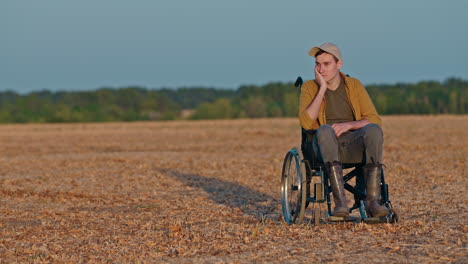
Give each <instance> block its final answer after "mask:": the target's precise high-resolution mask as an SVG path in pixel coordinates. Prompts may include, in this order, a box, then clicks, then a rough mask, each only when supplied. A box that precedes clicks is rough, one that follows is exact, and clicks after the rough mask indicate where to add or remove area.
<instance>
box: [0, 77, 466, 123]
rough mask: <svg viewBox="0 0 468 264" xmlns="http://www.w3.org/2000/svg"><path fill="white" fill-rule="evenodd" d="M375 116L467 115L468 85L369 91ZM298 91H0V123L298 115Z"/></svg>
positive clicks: (272, 87) (272, 86)
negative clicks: (377, 113)
mask: <svg viewBox="0 0 468 264" xmlns="http://www.w3.org/2000/svg"><path fill="white" fill-rule="evenodd" d="M366 89H367V91H368V92H369V95H370V96H371V98H372V99H373V101H374V104H375V106H376V108H377V111H378V112H379V113H380V114H383V115H389V114H447V113H450V114H466V113H467V111H468V81H466V80H462V79H459V78H449V79H447V80H445V81H443V82H439V81H422V82H418V83H397V84H392V85H388V84H384V85H382V84H380V85H378V84H373V85H367V86H366ZM298 103H299V91H298V89H297V88H295V87H294V86H293V84H292V83H280V82H276V83H268V84H265V85H261V86H257V85H245V86H241V87H239V88H238V89H236V90H228V89H216V88H205V87H192V88H179V89H147V88H144V87H124V88H100V89H97V90H95V91H68V92H66V91H57V92H51V91H47V90H43V91H36V92H30V93H28V94H24V95H21V94H18V93H16V92H13V91H4V92H0V123H30V122H34V123H45V122H47V123H50V122H54V123H57V122H107V121H142V120H176V119H220V118H227V119H229V118H260V117H295V116H297V110H298Z"/></svg>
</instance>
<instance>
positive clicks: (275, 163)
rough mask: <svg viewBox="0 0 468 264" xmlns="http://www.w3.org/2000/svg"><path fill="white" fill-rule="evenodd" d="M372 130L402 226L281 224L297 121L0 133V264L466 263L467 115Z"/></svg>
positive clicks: (389, 121) (32, 128) (389, 119)
mask: <svg viewBox="0 0 468 264" xmlns="http://www.w3.org/2000/svg"><path fill="white" fill-rule="evenodd" d="M383 120H384V131H385V148H384V163H385V164H386V166H387V168H386V170H385V174H386V179H387V182H388V183H389V185H390V199H391V200H392V202H393V205H394V207H396V208H397V209H398V210H399V212H400V219H401V220H400V222H399V223H397V224H375V225H368V224H363V223H358V224H356V223H340V224H335V225H320V226H314V225H312V224H310V223H306V224H303V225H291V226H290V225H286V224H285V223H284V222H283V220H282V217H281V205H280V189H279V186H280V184H279V183H280V172H281V166H282V162H283V157H284V155H285V153H286V151H287V150H289V149H290V148H291V147H293V146H297V145H298V144H299V141H300V135H299V134H300V133H299V127H298V123H297V121H296V119H255V120H233V121H231V120H222V121H197V122H190V121H175V122H140V123H103V124H47V125H2V126H0V141H1V144H2V155H1V156H0V164H1V166H0V263H12V262H20V263H24V262H26V263H50V262H55V263H95V262H98V263H102V262H111V263H128V262H132V263H133V262H136V263H140V262H143V263H145V262H147V263H256V262H258V263H316V262H318V263H323V262H328V263H342V262H348V263H383V262H386V263H432V262H434V263H467V262H468V251H467V231H468V223H467V222H468V221H467V217H468V214H467V212H468V210H467V209H468V208H467V205H468V199H467V194H466V190H467V173H466V172H467V168H466V167H467V165H466V164H467V162H466V160H467V156H468V155H467V154H468V140H467V138H468V116H466V115H465V116H385V117H383ZM322 209H324V207H323V208H322Z"/></svg>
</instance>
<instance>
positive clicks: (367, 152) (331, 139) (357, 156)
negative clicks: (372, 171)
mask: <svg viewBox="0 0 468 264" xmlns="http://www.w3.org/2000/svg"><path fill="white" fill-rule="evenodd" d="M311 143H312V148H313V152H314V155H315V157H316V158H318V159H319V161H321V162H323V163H327V162H332V161H340V162H341V163H364V164H381V163H382V147H383V132H382V129H381V128H380V126H379V125H377V124H368V125H366V126H364V127H362V128H360V129H358V130H354V131H347V132H345V133H343V134H341V135H340V137H338V138H337V137H336V135H335V131H334V130H333V128H332V127H331V126H330V125H322V126H320V127H319V128H318V129H317V131H316V132H315V134H314V136H313V140H312V142H311ZM308 147H310V146H308Z"/></svg>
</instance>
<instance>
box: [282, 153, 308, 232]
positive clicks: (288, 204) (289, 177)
mask: <svg viewBox="0 0 468 264" xmlns="http://www.w3.org/2000/svg"><path fill="white" fill-rule="evenodd" d="M303 159H304V158H303V157H302V153H301V152H300V151H298V149H297V148H295V147H294V148H292V149H291V150H290V151H288V153H287V154H286V157H285V158H284V162H283V171H282V173H281V205H282V209H283V219H284V221H285V222H286V223H288V224H301V223H302V220H303V219H304V214H305V206H306V201H307V197H306V196H307V195H306V191H307V188H306V184H307V180H306V174H305V164H304V162H303Z"/></svg>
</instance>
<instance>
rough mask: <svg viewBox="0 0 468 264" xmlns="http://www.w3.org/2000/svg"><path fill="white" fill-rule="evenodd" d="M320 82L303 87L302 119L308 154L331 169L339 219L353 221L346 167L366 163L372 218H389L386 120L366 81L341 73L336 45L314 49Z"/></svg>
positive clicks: (317, 75)
mask: <svg viewBox="0 0 468 264" xmlns="http://www.w3.org/2000/svg"><path fill="white" fill-rule="evenodd" d="M309 55H310V56H313V57H315V80H311V81H307V82H305V83H304V84H303V85H302V88H301V97H300V105H299V120H300V123H301V126H302V128H303V129H305V130H307V132H310V133H308V134H307V138H306V140H305V145H306V146H305V148H306V150H308V151H307V152H310V153H312V155H313V156H314V159H316V160H318V162H321V163H323V164H324V165H325V168H326V170H327V173H328V176H329V181H330V185H331V191H332V193H333V197H334V201H335V207H334V209H333V215H335V216H339V217H347V216H349V209H348V207H347V201H346V196H345V191H344V182H343V168H342V164H344V163H362V164H364V167H363V170H364V173H363V175H364V181H365V188H366V210H367V214H368V215H369V216H371V217H383V216H386V215H387V214H388V209H387V207H385V206H383V205H381V203H380V201H381V191H380V190H381V187H380V184H381V181H380V175H381V170H382V145H383V132H382V129H381V125H382V121H381V119H380V117H379V115H378V113H377V111H376V110H375V107H374V105H373V103H372V100H371V99H370V97H369V95H368V93H367V91H366V90H365V88H364V86H363V85H362V84H361V82H360V81H359V80H357V79H355V78H351V77H349V76H347V75H345V74H343V73H341V72H340V69H341V68H342V66H343V60H342V56H341V52H340V50H339V49H338V47H337V46H336V45H334V44H332V43H328V42H327V43H324V44H323V45H321V46H319V47H313V48H312V49H311V50H310V52H309Z"/></svg>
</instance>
